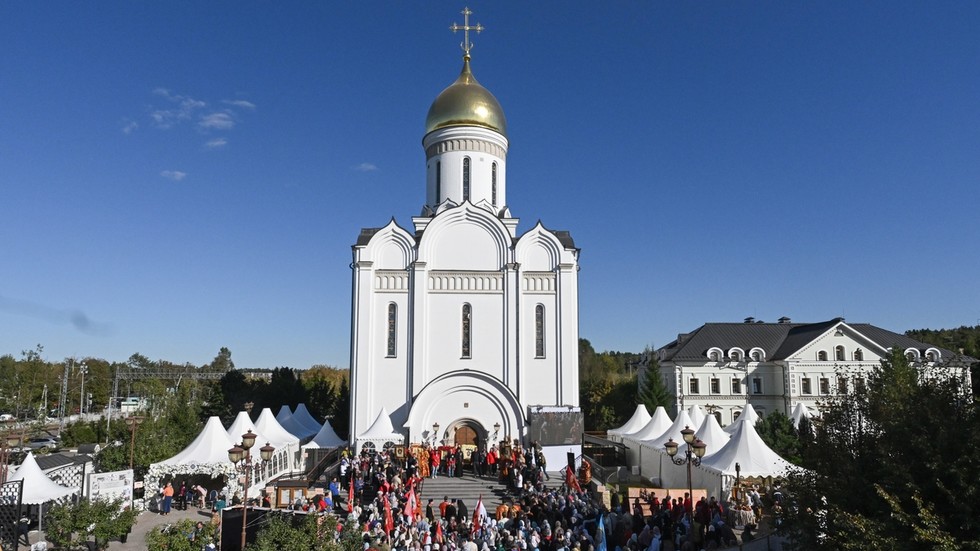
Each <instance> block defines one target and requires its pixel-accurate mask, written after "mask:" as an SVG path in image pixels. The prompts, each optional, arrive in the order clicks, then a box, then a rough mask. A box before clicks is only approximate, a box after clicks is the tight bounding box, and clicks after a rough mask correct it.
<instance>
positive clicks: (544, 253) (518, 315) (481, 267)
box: [350, 12, 580, 453]
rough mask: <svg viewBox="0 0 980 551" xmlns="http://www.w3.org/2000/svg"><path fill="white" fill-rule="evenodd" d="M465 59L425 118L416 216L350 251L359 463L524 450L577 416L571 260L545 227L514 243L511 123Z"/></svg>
mask: <svg viewBox="0 0 980 551" xmlns="http://www.w3.org/2000/svg"><path fill="white" fill-rule="evenodd" d="M464 13H466V15H468V12H464ZM460 28H463V29H465V30H471V29H477V30H482V27H479V28H477V27H469V25H468V23H467V27H460ZM469 46H470V45H469V39H468V35H467V39H466V42H465V46H464V52H465V55H464V56H463V68H462V72H461V73H460V75H459V78H458V79H456V81H455V82H454V83H452V84H451V85H450V86H449V87H448V88H446V89H445V90H443V91H442V93H440V94H439V95H438V97H436V99H435V101H434V102H433V103H432V106H431V107H430V108H429V112H428V116H427V118H426V125H425V135H424V137H423V139H422V146H423V149H424V151H425V169H426V170H425V203H424V205H423V206H422V209H421V214H420V215H419V216H417V217H414V218H412V227H411V228H406V227H402V226H401V225H399V224H398V223H397V222H395V220H394V219H392V220H391V222H389V223H388V225H386V226H384V227H381V228H368V229H363V230H361V234H360V236H359V237H358V239H357V242H356V243H355V244H354V246H353V263H352V270H353V288H352V293H353V297H352V312H351V417H350V418H351V427H350V439H351V441H352V443H353V444H354V446H355V449H356V450H357V451H360V450H361V449H362V448H363V447H365V446H366V447H375V448H382V447H384V446H389V445H394V444H408V443H421V442H428V443H430V444H437V445H439V444H446V445H452V444H456V443H460V444H471V445H485V444H486V443H487V442H496V441H498V440H503V439H505V438H510V439H523V440H525V441H528V439H529V437H530V434H531V433H530V432H529V431H532V430H533V428H532V427H531V425H532V424H533V423H534V419H535V416H536V415H540V414H541V413H547V412H559V411H560V412H578V411H579V410H578V405H579V388H578V255H579V250H578V249H577V248H576V247H575V244H574V242H573V241H572V238H571V237H570V235H569V234H568V232H563V231H553V230H549V229H547V228H545V227H544V226H543V225H541V223H540V222H539V223H538V224H537V225H536V226H534V227H533V228H531V229H530V230H527V231H525V232H524V233H519V232H518V228H517V227H518V219H517V218H515V217H513V216H512V215H511V210H510V205H509V204H508V202H507V176H508V173H507V148H508V145H509V144H508V140H507V122H506V119H505V117H504V111H503V109H502V108H501V107H500V104H499V103H498V102H497V99H496V98H494V96H493V95H492V94H491V93H490V92H489V91H488V90H487V89H486V88H484V87H483V86H481V85H480V84H479V83H478V82H477V81H476V78H475V77H474V76H473V73H472V71H471V69H470V55H469ZM579 442H580V441H579ZM569 443H570V442H569ZM575 448H576V449H578V446H575ZM569 449H570V447H569V446H562V449H561V452H562V453H564V452H565V451H569ZM555 451H557V450H555Z"/></svg>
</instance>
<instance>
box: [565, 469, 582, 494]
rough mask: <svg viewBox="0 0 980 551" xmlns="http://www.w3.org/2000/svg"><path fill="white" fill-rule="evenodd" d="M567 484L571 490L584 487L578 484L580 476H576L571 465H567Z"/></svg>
mask: <svg viewBox="0 0 980 551" xmlns="http://www.w3.org/2000/svg"><path fill="white" fill-rule="evenodd" d="M565 484H566V485H567V486H568V489H569V490H575V491H576V492H581V491H582V487H581V486H579V484H578V477H576V476H575V469H572V468H571V467H565Z"/></svg>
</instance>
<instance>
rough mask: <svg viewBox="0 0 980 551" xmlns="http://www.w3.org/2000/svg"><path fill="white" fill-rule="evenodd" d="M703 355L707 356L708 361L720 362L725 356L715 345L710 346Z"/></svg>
mask: <svg viewBox="0 0 980 551" xmlns="http://www.w3.org/2000/svg"><path fill="white" fill-rule="evenodd" d="M705 355H706V356H708V360H709V361H712V362H720V361H721V360H722V358H724V357H725V352H724V351H723V350H722V349H720V348H718V347H717V346H712V347H711V348H709V349H708V352H707V353H706V354H705Z"/></svg>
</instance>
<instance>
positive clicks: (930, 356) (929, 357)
mask: <svg viewBox="0 0 980 551" xmlns="http://www.w3.org/2000/svg"><path fill="white" fill-rule="evenodd" d="M942 357H943V356H942V354H940V353H939V350H937V349H935V348H930V349H928V350H926V361H928V362H930V363H936V362H938V361H939V360H941V359H942Z"/></svg>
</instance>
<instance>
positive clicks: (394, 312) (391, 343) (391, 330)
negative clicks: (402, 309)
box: [388, 302, 398, 358]
mask: <svg viewBox="0 0 980 551" xmlns="http://www.w3.org/2000/svg"><path fill="white" fill-rule="evenodd" d="M396 352H398V306H396V305H395V303H394V302H392V303H390V304H388V357H389V358H394V357H395V356H396Z"/></svg>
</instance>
